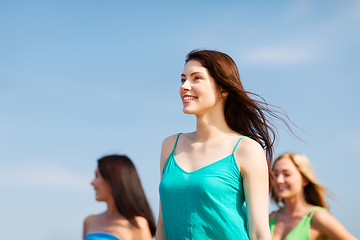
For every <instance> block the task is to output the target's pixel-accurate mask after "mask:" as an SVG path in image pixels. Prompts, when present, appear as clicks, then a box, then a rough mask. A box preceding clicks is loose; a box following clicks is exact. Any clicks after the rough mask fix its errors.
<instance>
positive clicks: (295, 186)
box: [273, 158, 307, 199]
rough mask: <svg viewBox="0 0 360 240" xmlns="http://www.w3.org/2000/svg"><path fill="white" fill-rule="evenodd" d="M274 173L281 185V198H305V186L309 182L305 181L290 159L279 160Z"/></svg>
mask: <svg viewBox="0 0 360 240" xmlns="http://www.w3.org/2000/svg"><path fill="white" fill-rule="evenodd" d="M273 171H274V174H275V177H276V181H277V183H278V185H279V197H280V198H282V199H289V198H294V197H301V196H303V191H304V186H305V185H306V183H307V181H305V180H304V178H303V176H302V175H301V173H300V172H299V170H298V168H297V167H296V166H295V164H294V163H293V161H292V160H291V159H290V158H282V159H280V160H277V161H276V162H275V165H274V168H273Z"/></svg>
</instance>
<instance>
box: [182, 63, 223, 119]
mask: <svg viewBox="0 0 360 240" xmlns="http://www.w3.org/2000/svg"><path fill="white" fill-rule="evenodd" d="M180 97H181V100H182V103H183V111H184V113H187V114H195V115H197V116H200V115H203V114H205V113H207V112H208V111H211V109H213V108H215V107H216V106H218V105H219V104H223V101H222V99H221V97H220V93H219V91H218V88H217V85H216V83H215V80H214V79H213V77H211V76H210V74H209V72H208V70H207V69H206V68H205V67H203V66H202V65H201V64H200V62H199V61H196V60H190V61H188V62H187V63H186V65H185V67H184V71H183V73H182V74H181V87H180Z"/></svg>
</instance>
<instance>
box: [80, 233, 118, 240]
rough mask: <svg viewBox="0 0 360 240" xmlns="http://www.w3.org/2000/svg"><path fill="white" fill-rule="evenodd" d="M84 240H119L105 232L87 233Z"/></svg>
mask: <svg viewBox="0 0 360 240" xmlns="http://www.w3.org/2000/svg"><path fill="white" fill-rule="evenodd" d="M84 240H120V239H119V238H117V237H115V236H114V235H111V234H110V233H105V232H94V233H89V234H87V235H86V236H85V238H84Z"/></svg>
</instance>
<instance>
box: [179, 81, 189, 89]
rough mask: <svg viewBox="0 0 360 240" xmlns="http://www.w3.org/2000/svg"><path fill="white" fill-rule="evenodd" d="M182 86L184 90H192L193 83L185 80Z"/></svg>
mask: <svg viewBox="0 0 360 240" xmlns="http://www.w3.org/2000/svg"><path fill="white" fill-rule="evenodd" d="M181 88H182V89H183V90H190V89H191V83H190V82H189V81H188V80H185V82H183V84H182V85H181Z"/></svg>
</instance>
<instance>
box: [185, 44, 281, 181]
mask: <svg viewBox="0 0 360 240" xmlns="http://www.w3.org/2000/svg"><path fill="white" fill-rule="evenodd" d="M190 60H196V61H199V62H200V64H201V65H202V66H203V67H205V68H206V69H207V70H208V72H209V74H210V75H211V76H212V77H213V78H214V80H215V82H216V85H217V87H218V89H219V90H220V91H225V92H226V93H227V97H226V99H225V106H224V114H225V120H226V123H227V124H228V125H229V127H230V128H231V129H232V130H234V131H235V132H238V133H240V134H242V135H244V136H248V137H251V138H252V139H254V140H255V141H257V142H258V143H259V144H260V145H261V146H262V148H263V149H264V150H265V152H266V158H267V162H268V170H269V177H270V185H271V186H274V187H276V182H275V178H274V176H273V174H272V171H271V163H272V159H273V152H274V143H275V139H276V131H275V130H274V127H273V124H272V123H271V122H270V121H269V120H268V118H269V117H275V118H278V119H280V120H282V121H284V120H283V119H282V118H281V117H279V116H278V115H277V114H276V113H275V112H274V111H271V110H270V109H269V106H272V105H269V104H267V103H266V102H265V100H264V99H263V98H261V97H260V96H259V95H257V94H255V93H252V92H248V91H245V90H244V88H243V86H242V83H241V81H240V75H239V71H238V68H237V66H236V64H235V62H234V60H233V59H232V58H231V57H230V56H228V55H227V54H225V53H222V52H218V51H213V50H193V51H191V52H190V53H189V54H188V55H187V57H186V60H185V64H186V63H187V62H189V61H190ZM249 95H253V96H256V97H259V98H260V99H262V101H259V100H256V99H252V98H251V97H249ZM273 107H274V106H273ZM284 122H285V121H284ZM285 124H286V126H288V124H287V123H286V122H285Z"/></svg>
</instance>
